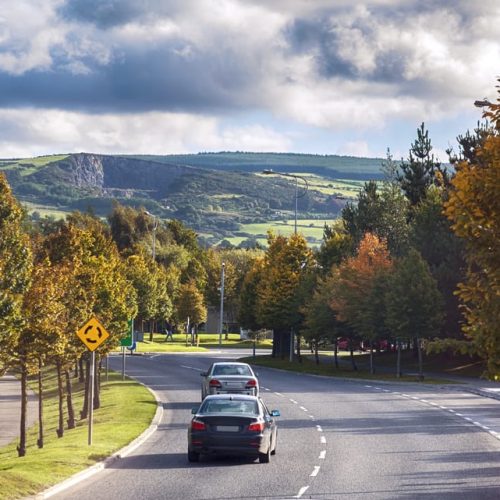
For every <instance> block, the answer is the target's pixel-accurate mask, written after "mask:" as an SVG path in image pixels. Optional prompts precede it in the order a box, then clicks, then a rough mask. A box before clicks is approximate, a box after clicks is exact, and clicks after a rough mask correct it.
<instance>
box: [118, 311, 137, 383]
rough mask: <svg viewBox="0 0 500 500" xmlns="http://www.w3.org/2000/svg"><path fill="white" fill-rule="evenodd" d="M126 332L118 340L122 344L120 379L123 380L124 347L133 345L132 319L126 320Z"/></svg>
mask: <svg viewBox="0 0 500 500" xmlns="http://www.w3.org/2000/svg"><path fill="white" fill-rule="evenodd" d="M127 323H128V334H127V336H126V337H125V338H124V339H121V340H120V345H121V346H122V380H125V349H126V348H127V347H132V346H133V345H134V320H133V319H129V320H128V322H127Z"/></svg>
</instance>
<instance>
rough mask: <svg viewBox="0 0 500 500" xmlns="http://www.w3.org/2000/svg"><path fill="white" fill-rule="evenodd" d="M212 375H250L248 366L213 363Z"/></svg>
mask: <svg viewBox="0 0 500 500" xmlns="http://www.w3.org/2000/svg"><path fill="white" fill-rule="evenodd" d="M212 375H244V376H251V375H252V373H251V372H250V369H249V368H248V366H244V365H215V366H214V369H213V371H212Z"/></svg>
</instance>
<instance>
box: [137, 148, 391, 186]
mask: <svg viewBox="0 0 500 500" xmlns="http://www.w3.org/2000/svg"><path fill="white" fill-rule="evenodd" d="M131 157H132V158H139V159H143V160H151V161H156V162H161V163H174V164H178V165H190V166H193V167H201V168H211V169H214V170H235V171H245V172H260V171H262V170H266V169H273V170H277V171H280V172H294V173H299V172H308V173H314V174H317V175H322V176H327V177H332V178H348V179H357V178H360V179H363V180H366V179H367V178H373V179H379V178H380V177H381V173H380V167H381V165H382V162H383V160H382V159H381V158H357V157H354V156H337V155H312V154H294V153H246V152H220V153H198V154H183V155H165V156H153V155H133V156H131Z"/></svg>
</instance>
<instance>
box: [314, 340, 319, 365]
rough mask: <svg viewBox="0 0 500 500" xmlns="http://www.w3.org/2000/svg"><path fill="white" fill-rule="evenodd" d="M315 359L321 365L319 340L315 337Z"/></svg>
mask: <svg viewBox="0 0 500 500" xmlns="http://www.w3.org/2000/svg"><path fill="white" fill-rule="evenodd" d="M314 360H315V361H316V364H317V365H319V340H318V339H314Z"/></svg>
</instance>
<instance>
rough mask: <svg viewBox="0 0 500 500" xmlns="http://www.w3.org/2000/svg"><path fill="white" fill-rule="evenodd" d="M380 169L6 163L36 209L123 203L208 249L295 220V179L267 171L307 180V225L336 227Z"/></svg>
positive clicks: (246, 159)
mask: <svg viewBox="0 0 500 500" xmlns="http://www.w3.org/2000/svg"><path fill="white" fill-rule="evenodd" d="M380 166H381V160H380V159H376V158H373V159H370V158H353V157H339V156H320V155H302V154H279V153H230V152H222V153H199V154H196V155H167V156H152V155H121V156H119V155H99V154H89V153H79V154H70V155H57V156H47V157H38V158H29V159H21V160H19V159H16V160H0V171H3V172H4V173H5V174H6V175H7V178H8V180H9V182H10V184H11V186H12V188H13V190H14V193H15V194H16V195H17V196H18V197H19V198H20V199H21V201H23V202H25V203H29V204H30V206H31V207H42V208H43V207H52V209H55V210H65V211H71V210H75V209H78V210H86V209H88V208H91V209H92V210H93V211H94V212H95V213H97V214H99V215H102V216H105V215H107V214H109V212H110V210H111V207H112V202H113V200H117V201H119V202H120V203H122V204H127V205H133V206H136V207H140V206H142V207H144V208H146V209H147V210H149V211H151V212H153V213H155V214H157V215H158V216H159V217H163V218H176V219H180V220H182V221H183V222H184V223H185V224H187V225H189V226H190V227H192V228H193V229H195V230H196V231H198V232H199V233H203V234H204V236H205V238H206V239H207V241H208V242H209V243H216V242H218V241H220V240H221V239H230V238H232V237H234V236H235V235H237V236H238V237H239V238H240V239H242V238H245V236H248V237H251V235H248V234H247V233H245V231H244V230H242V228H243V227H244V225H245V224H255V223H261V224H262V223H266V222H268V221H272V220H276V219H284V218H285V219H286V217H289V218H290V217H291V215H292V213H293V210H294V207H295V197H294V193H295V190H294V189H295V186H294V179H293V178H290V177H285V176H279V175H273V176H269V175H267V176H265V175H260V174H261V172H262V171H263V170H271V169H272V170H273V172H275V173H277V174H279V173H280V172H282V173H292V174H297V175H299V176H300V177H301V178H302V180H303V181H304V182H306V181H307V180H308V185H309V189H308V190H307V193H305V196H301V197H300V198H299V199H298V202H299V210H300V213H301V217H302V218H304V219H307V218H308V217H309V218H312V219H315V218H328V219H332V218H334V217H336V216H337V215H338V213H339V211H340V210H341V209H342V207H343V206H344V205H345V202H346V199H347V198H353V197H354V196H355V195H356V192H357V190H358V189H359V183H360V181H363V180H368V179H378V178H380V175H381V174H380ZM304 177H305V178H306V180H304ZM304 187H305V186H304V185H302V184H301V189H303V188H304ZM301 194H302V193H301Z"/></svg>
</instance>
